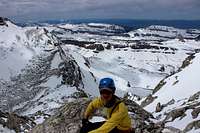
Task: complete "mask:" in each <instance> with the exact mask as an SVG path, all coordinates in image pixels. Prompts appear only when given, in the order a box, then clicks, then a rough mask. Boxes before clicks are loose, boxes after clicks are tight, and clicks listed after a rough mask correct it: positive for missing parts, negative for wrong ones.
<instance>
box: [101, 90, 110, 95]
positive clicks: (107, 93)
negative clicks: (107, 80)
mask: <svg viewBox="0 0 200 133" xmlns="http://www.w3.org/2000/svg"><path fill="white" fill-rule="evenodd" d="M100 94H101V95H102V94H106V95H111V94H112V92H111V91H108V90H102V91H100Z"/></svg>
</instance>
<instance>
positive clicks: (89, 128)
mask: <svg viewBox="0 0 200 133" xmlns="http://www.w3.org/2000/svg"><path fill="white" fill-rule="evenodd" d="M103 124H104V122H95V123H92V122H88V124H85V125H83V126H82V128H81V131H80V133H88V132H90V131H92V130H95V129H97V128H99V127H101V126H102V125H103ZM109 133H119V130H118V129H117V128H114V129H113V130H112V131H110V132H109Z"/></svg>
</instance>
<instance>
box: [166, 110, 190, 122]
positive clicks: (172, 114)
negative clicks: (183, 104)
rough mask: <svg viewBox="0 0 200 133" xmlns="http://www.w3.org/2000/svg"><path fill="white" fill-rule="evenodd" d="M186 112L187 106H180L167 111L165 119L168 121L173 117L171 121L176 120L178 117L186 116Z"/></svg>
mask: <svg viewBox="0 0 200 133" xmlns="http://www.w3.org/2000/svg"><path fill="white" fill-rule="evenodd" d="M185 112H186V108H179V109H175V110H172V111H170V112H169V113H166V115H167V116H166V118H165V120H164V121H167V120H169V119H170V118H171V120H170V121H174V120H175V119H176V118H178V117H184V116H185Z"/></svg>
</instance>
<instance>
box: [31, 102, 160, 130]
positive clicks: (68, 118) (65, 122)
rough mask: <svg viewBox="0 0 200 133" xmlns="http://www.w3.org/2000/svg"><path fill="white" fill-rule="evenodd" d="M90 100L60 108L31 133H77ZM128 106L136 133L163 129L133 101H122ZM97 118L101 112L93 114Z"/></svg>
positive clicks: (67, 104) (71, 103)
mask: <svg viewBox="0 0 200 133" xmlns="http://www.w3.org/2000/svg"><path fill="white" fill-rule="evenodd" d="M90 101H91V99H84V98H80V99H77V100H75V101H72V102H70V103H66V104H65V105H64V106H62V107H61V108H60V109H59V110H58V111H57V113H56V114H55V115H54V116H52V117H50V118H49V119H47V120H46V121H44V123H42V124H40V125H37V126H36V127H35V128H34V129H33V130H32V131H31V132H32V133H41V132H48V133H57V132H59V133H62V132H63V133H66V132H67V133H78V132H79V130H80V127H81V119H82V117H83V113H84V111H85V109H86V107H87V105H88V104H89V102H90ZM124 102H125V104H126V105H127V106H128V110H129V112H132V115H130V116H131V119H132V124H133V127H134V128H135V130H136V132H138V133H145V132H146V133H158V132H159V133H160V131H161V130H162V129H163V125H162V124H155V123H153V122H152V121H151V120H150V118H153V116H152V115H151V114H150V113H149V112H147V111H145V110H144V109H142V108H141V107H140V106H139V105H138V104H136V103H135V102H134V101H131V100H127V99H124ZM95 114H96V115H98V116H103V114H102V113H101V111H98V112H96V113H95Z"/></svg>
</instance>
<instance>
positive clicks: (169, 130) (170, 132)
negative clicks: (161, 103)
mask: <svg viewBox="0 0 200 133" xmlns="http://www.w3.org/2000/svg"><path fill="white" fill-rule="evenodd" d="M162 133H183V132H182V131H181V130H180V129H177V128H174V127H165V128H164V129H163V131H162Z"/></svg>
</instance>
